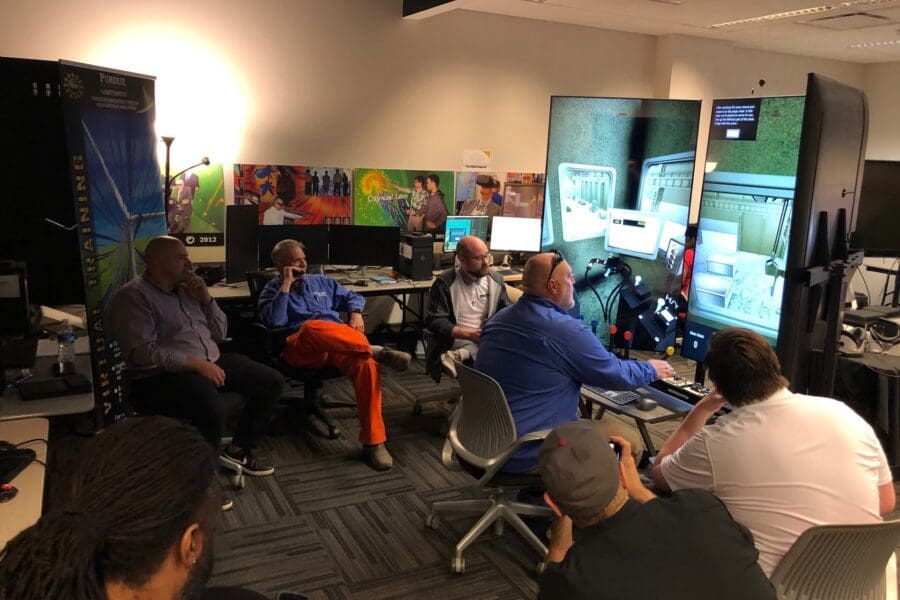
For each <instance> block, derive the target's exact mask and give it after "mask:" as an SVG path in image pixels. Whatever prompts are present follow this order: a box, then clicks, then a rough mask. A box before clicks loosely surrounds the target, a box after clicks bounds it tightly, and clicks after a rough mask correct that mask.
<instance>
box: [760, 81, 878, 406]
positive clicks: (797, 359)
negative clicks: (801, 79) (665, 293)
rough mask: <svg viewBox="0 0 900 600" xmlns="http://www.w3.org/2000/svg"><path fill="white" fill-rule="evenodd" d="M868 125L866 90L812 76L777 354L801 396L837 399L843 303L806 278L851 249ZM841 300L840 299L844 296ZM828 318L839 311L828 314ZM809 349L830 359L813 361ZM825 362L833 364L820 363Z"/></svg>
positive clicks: (807, 98) (782, 369) (820, 356)
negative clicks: (830, 342) (829, 343)
mask: <svg viewBox="0 0 900 600" xmlns="http://www.w3.org/2000/svg"><path fill="white" fill-rule="evenodd" d="M868 125H869V109H868V103H867V101H866V95H865V94H864V93H863V92H862V91H860V90H858V89H856V88H853V87H850V86H848V85H845V84H843V83H839V82H837V81H833V80H831V79H828V78H827V77H822V76H821V75H817V74H815V73H810V74H809V76H808V78H807V83H806V110H805V113H804V117H803V129H802V134H801V140H802V141H801V144H800V156H799V159H798V166H797V195H796V206H795V208H794V214H793V219H792V222H791V227H790V244H789V247H790V251H789V252H788V255H787V264H786V267H785V273H786V281H785V286H784V302H783V303H782V309H781V312H782V315H784V318H782V320H781V330H780V331H779V335H778V344H777V346H776V348H775V352H776V354H778V359H779V361H780V362H781V371H782V373H783V374H784V376H785V377H787V378H788V380H789V381H790V382H791V389H792V390H794V391H796V392H801V393H802V392H805V391H807V390H810V389H811V391H812V392H813V393H815V394H819V395H830V393H831V385H832V384H833V379H834V361H835V360H836V349H835V348H825V340H826V338H827V337H828V336H829V335H833V336H834V337H835V339H837V337H838V336H839V332H840V329H839V327H840V324H841V319H842V313H843V302H842V301H841V302H836V303H834V304H833V305H829V304H828V302H827V301H826V300H825V298H826V297H827V296H826V294H827V291H826V290H823V289H821V288H814V287H810V286H809V285H806V282H805V278H804V271H805V270H806V269H809V268H811V267H822V268H828V267H829V264H828V263H829V260H832V259H838V260H839V259H841V258H843V257H841V256H840V255H839V253H845V252H846V250H847V238H846V236H847V234H848V232H852V231H853V230H854V229H855V226H856V220H857V209H858V202H859V199H860V192H861V188H862V178H863V164H864V161H865V154H866V141H867V138H868V129H869V128H868ZM841 213H843V214H844V215H845V218H844V225H845V227H844V228H841V227H840V224H841V219H840V214H841ZM834 251H837V252H835V253H834V254H832V252H834ZM837 284H838V285H841V284H845V282H840V281H838V282H837ZM828 291H830V290H828ZM838 296H839V297H841V298H842V296H841V295H840V290H838ZM830 311H834V312H833V313H832V314H831V315H829V313H830ZM827 316H834V317H835V321H834V322H833V325H834V328H835V329H834V330H832V331H828V325H829V323H828V321H827V320H826V317H827ZM810 349H814V350H822V351H827V352H828V355H826V353H825V352H819V353H818V354H812V353H811V352H810ZM821 360H824V361H826V362H829V361H830V365H829V364H824V363H823V364H819V361H821Z"/></svg>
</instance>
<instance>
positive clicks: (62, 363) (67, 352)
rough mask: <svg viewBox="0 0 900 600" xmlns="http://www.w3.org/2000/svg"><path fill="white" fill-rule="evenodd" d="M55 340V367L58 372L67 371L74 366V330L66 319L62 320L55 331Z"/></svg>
mask: <svg viewBox="0 0 900 600" xmlns="http://www.w3.org/2000/svg"><path fill="white" fill-rule="evenodd" d="M56 341H57V342H58V343H59V349H58V350H57V354H56V363H57V365H56V368H57V369H58V370H59V372H60V373H68V372H70V371H72V370H74V368H75V364H74V363H75V332H74V331H73V330H72V326H71V325H69V322H68V321H63V323H62V327H61V328H60V329H59V331H57V332H56Z"/></svg>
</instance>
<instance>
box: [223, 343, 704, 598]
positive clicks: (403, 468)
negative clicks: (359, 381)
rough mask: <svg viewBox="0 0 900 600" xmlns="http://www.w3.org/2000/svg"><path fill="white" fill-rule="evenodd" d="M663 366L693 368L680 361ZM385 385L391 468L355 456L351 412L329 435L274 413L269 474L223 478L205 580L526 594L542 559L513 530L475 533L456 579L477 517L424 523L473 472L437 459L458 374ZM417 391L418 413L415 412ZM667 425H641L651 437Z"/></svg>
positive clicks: (424, 593)
mask: <svg viewBox="0 0 900 600" xmlns="http://www.w3.org/2000/svg"><path fill="white" fill-rule="evenodd" d="M673 364H676V368H679V367H680V371H681V372H682V373H683V374H686V375H690V374H692V372H691V371H690V369H691V367H689V366H688V365H687V364H686V363H683V364H681V365H679V364H677V363H676V360H674V359H673ZM383 389H384V407H383V414H384V418H385V422H386V425H387V430H388V447H389V449H390V451H391V453H392V455H393V457H394V461H395V466H394V468H393V469H392V470H390V471H388V472H382V473H379V472H376V471H374V470H372V469H370V468H369V467H368V466H366V464H365V463H363V462H362V461H361V460H360V446H359V444H358V442H357V441H356V439H357V435H358V433H359V424H358V421H357V417H356V411H355V410H354V409H343V408H342V409H331V411H330V412H331V413H332V414H333V415H334V416H336V417H337V418H338V421H339V425H340V428H341V430H342V437H341V438H340V439H338V440H329V439H325V438H323V437H321V436H319V435H316V434H315V433H313V432H311V431H310V429H309V427H308V425H307V424H306V423H305V422H304V421H303V420H302V419H297V418H292V417H291V416H290V414H284V415H282V416H281V418H279V419H278V420H277V421H276V422H275V423H274V424H273V427H272V430H271V431H270V435H269V437H268V439H267V440H266V442H265V443H264V450H265V451H266V452H267V453H268V455H269V456H270V457H271V459H272V461H273V463H274V464H275V465H276V472H275V474H274V475H272V476H270V477H262V478H250V477H248V478H247V484H246V487H245V488H244V489H243V490H230V489H228V488H227V483H226V489H228V493H229V494H230V495H231V496H232V497H233V498H234V502H235V504H234V509H233V510H231V511H228V512H226V513H223V515H222V520H221V526H220V529H219V535H218V539H217V541H216V568H215V572H214V575H213V580H212V583H213V584H216V585H237V586H243V587H248V588H251V589H254V590H256V591H259V592H261V593H263V594H265V595H267V596H270V597H274V596H275V594H276V593H277V592H278V591H281V590H291V591H297V592H302V593H304V594H307V595H308V596H309V597H310V598H328V599H353V598H365V599H366V600H374V599H378V598H430V599H439V598H448V599H454V598H496V599H510V600H511V599H514V598H534V597H535V595H536V593H537V583H536V575H535V567H536V565H537V563H538V562H539V558H540V557H539V556H538V555H537V553H536V552H535V551H534V550H532V549H531V548H530V547H529V546H527V545H526V544H525V542H524V541H523V540H522V538H521V537H520V536H519V535H518V534H517V533H516V532H515V531H513V530H512V529H510V528H508V527H507V528H506V531H505V533H504V534H503V535H501V536H495V535H493V534H492V533H490V532H487V533H485V534H483V535H482V537H481V538H480V539H479V540H478V541H477V542H475V544H474V545H472V546H471V547H470V548H469V549H468V550H467V551H466V553H465V558H466V572H465V573H464V574H461V575H455V574H453V573H451V572H450V556H451V553H452V550H453V547H454V545H455V544H456V542H457V540H458V539H459V538H460V537H462V535H463V534H464V533H465V532H466V531H467V530H468V529H469V528H470V527H471V526H472V524H473V523H474V521H475V517H467V516H459V517H456V516H454V517H450V516H449V515H442V517H441V520H440V525H439V527H438V528H437V529H436V530H432V529H429V528H427V527H425V526H424V520H425V516H426V515H427V514H428V513H429V507H430V505H431V503H432V502H435V501H438V500H453V499H463V498H468V497H471V495H470V491H471V486H472V484H473V482H474V479H473V478H472V477H471V476H469V475H468V474H466V473H465V472H458V471H448V470H447V469H445V468H444V466H443V465H442V464H441V460H440V451H441V447H442V445H443V442H444V433H445V432H446V427H447V418H448V415H449V412H450V409H451V408H452V405H451V404H449V402H448V401H452V400H454V399H455V398H457V397H458V396H459V388H458V386H457V384H456V382H455V381H453V380H448V379H447V378H445V379H444V380H443V381H442V383H441V385H435V383H434V382H433V381H432V380H431V379H430V378H428V377H427V376H425V375H424V372H423V368H422V363H421V362H419V361H414V362H413V364H412V365H411V367H410V369H409V371H407V372H406V373H402V374H397V373H392V372H389V371H387V370H385V372H384V373H383ZM325 393H326V394H329V395H330V396H331V397H332V398H334V399H352V398H353V396H352V388H351V387H350V385H349V381H347V380H342V379H338V380H333V381H331V382H328V383H327V384H326V388H325ZM417 398H418V399H419V400H420V401H421V402H423V410H422V414H419V415H414V414H413V406H414V404H415V401H416V399H417ZM617 418H618V417H616V415H612V414H607V416H605V417H604V419H617ZM620 420H621V421H622V422H623V423H627V422H628V421H629V420H628V419H620ZM673 427H674V424H671V423H667V424H661V425H659V426H656V427H655V428H653V429H651V436H652V437H653V438H654V442H655V443H657V444H661V443H662V442H663V441H664V440H665V438H666V436H667V435H668V433H669V432H670V431H671V429H672V428H673ZM225 481H226V479H225V478H224V477H223V482H225ZM536 527H543V528H546V524H541V525H536Z"/></svg>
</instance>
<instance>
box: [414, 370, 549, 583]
mask: <svg viewBox="0 0 900 600" xmlns="http://www.w3.org/2000/svg"><path fill="white" fill-rule="evenodd" d="M456 369H457V371H456V372H457V375H458V379H459V384H460V387H461V388H462V398H461V399H460V401H459V404H458V405H457V407H456V410H455V411H454V412H453V416H452V417H451V421H450V430H449V432H448V434H447V441H446V442H445V444H444V451H443V456H442V461H443V462H444V465H445V466H447V467H448V468H452V460H453V458H454V457H455V458H456V460H457V462H458V463H459V465H460V466H462V467H463V469H465V470H466V471H467V472H468V473H469V474H470V475H472V477H474V478H476V479H477V480H478V481H477V482H476V484H475V492H476V493H477V494H479V495H487V498H479V499H475V500H452V501H444V502H435V503H434V504H432V505H431V512H430V513H429V514H428V516H427V517H426V518H425V525H426V526H427V527H431V528H432V529H437V528H438V526H439V525H440V522H439V520H438V513H441V512H461V513H470V514H480V515H481V517H480V518H479V519H478V521H477V522H476V523H475V525H474V526H473V527H472V528H471V529H470V530H469V531H468V533H466V534H465V535H464V536H463V537H462V538H461V539H460V540H459V542H458V543H457V544H456V548H455V551H454V554H453V556H452V558H451V559H450V570H451V571H452V572H454V573H463V572H465V570H466V560H465V558H463V555H462V553H463V552H464V551H465V549H466V548H467V547H469V545H471V544H472V542H474V541H475V540H476V539H477V538H478V536H479V535H481V533H482V532H483V531H484V530H485V529H487V528H488V527H490V526H491V525H493V526H494V532H495V533H496V534H497V535H501V534H502V533H503V523H504V521H505V522H507V523H509V524H510V525H512V527H513V529H515V530H516V531H518V532H519V533H520V534H522V536H523V537H524V538H525V540H526V541H527V542H528V543H529V544H531V546H532V547H533V548H534V549H535V550H537V551H538V553H539V555H540V557H541V562H539V563H538V565H537V568H538V571H539V572H540V571H542V570H543V565H544V563H543V560H544V557H545V556H546V554H547V547H546V546H545V545H544V544H543V543H542V542H541V540H540V539H538V537H537V536H536V535H535V534H534V533H533V532H532V531H531V530H530V529H529V528H528V526H527V525H525V523H524V522H523V521H522V519H521V517H520V516H519V515H529V516H534V517H552V516H553V513H552V512H551V511H550V508H549V507H546V506H536V505H533V504H525V503H523V502H515V501H512V500H510V499H509V498H507V490H509V489H510V488H514V489H515V488H522V487H533V486H540V485H541V479H540V476H539V475H538V474H536V473H535V474H521V475H519V474H504V473H500V472H499V471H500V469H501V468H502V467H503V465H504V464H505V463H506V461H507V460H508V459H509V457H510V456H511V455H512V454H513V453H514V452H515V451H516V450H518V449H519V448H520V447H521V446H522V445H523V444H525V443H528V442H537V441H540V440H543V439H544V438H545V437H546V436H547V434H548V433H550V431H549V430H546V431H534V432H532V433H529V434H526V435H523V436H522V437H518V438H517V437H516V425H515V422H514V421H513V418H512V413H510V411H509V405H508V404H507V403H506V396H505V395H504V394H503V389H502V388H501V387H500V384H499V383H497V381H496V380H494V379H492V378H491V377H488V376H487V375H485V374H483V373H480V372H479V371H476V370H475V369H473V368H471V367H467V366H465V365H462V364H459V363H457V367H456Z"/></svg>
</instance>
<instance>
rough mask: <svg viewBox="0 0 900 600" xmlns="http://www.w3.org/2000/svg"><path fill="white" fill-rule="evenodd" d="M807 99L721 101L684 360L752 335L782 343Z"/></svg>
mask: <svg viewBox="0 0 900 600" xmlns="http://www.w3.org/2000/svg"><path fill="white" fill-rule="evenodd" d="M803 108H804V98H803V97H802V96H790V97H780V98H743V99H728V100H714V101H713V107H712V116H711V121H710V127H709V144H708V147H707V156H706V169H705V171H706V173H705V176H704V178H703V187H702V193H701V196H700V218H699V222H698V226H697V242H696V248H695V254H694V263H693V270H692V275H691V287H690V292H689V296H688V312H687V321H686V323H685V332H684V341H683V345H682V354H683V355H684V356H685V357H687V358H690V359H693V360H698V361H702V360H703V358H704V357H705V356H706V350H707V347H708V343H709V338H710V337H711V336H712V334H713V333H715V332H716V331H718V330H720V329H723V328H725V327H731V326H736V327H747V328H749V329H753V330H754V331H756V332H758V333H760V334H761V335H762V336H763V337H765V338H766V339H767V340H769V342H770V343H772V344H773V345H775V344H776V342H777V340H778V332H779V327H780V323H781V320H782V319H781V316H782V304H783V302H782V300H783V291H784V283H785V269H786V266H785V265H786V261H787V253H788V245H789V244H788V238H789V235H790V231H791V220H792V216H793V211H794V197H795V187H796V175H797V159H798V154H799V151H800V128H801V125H802V123H803Z"/></svg>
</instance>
